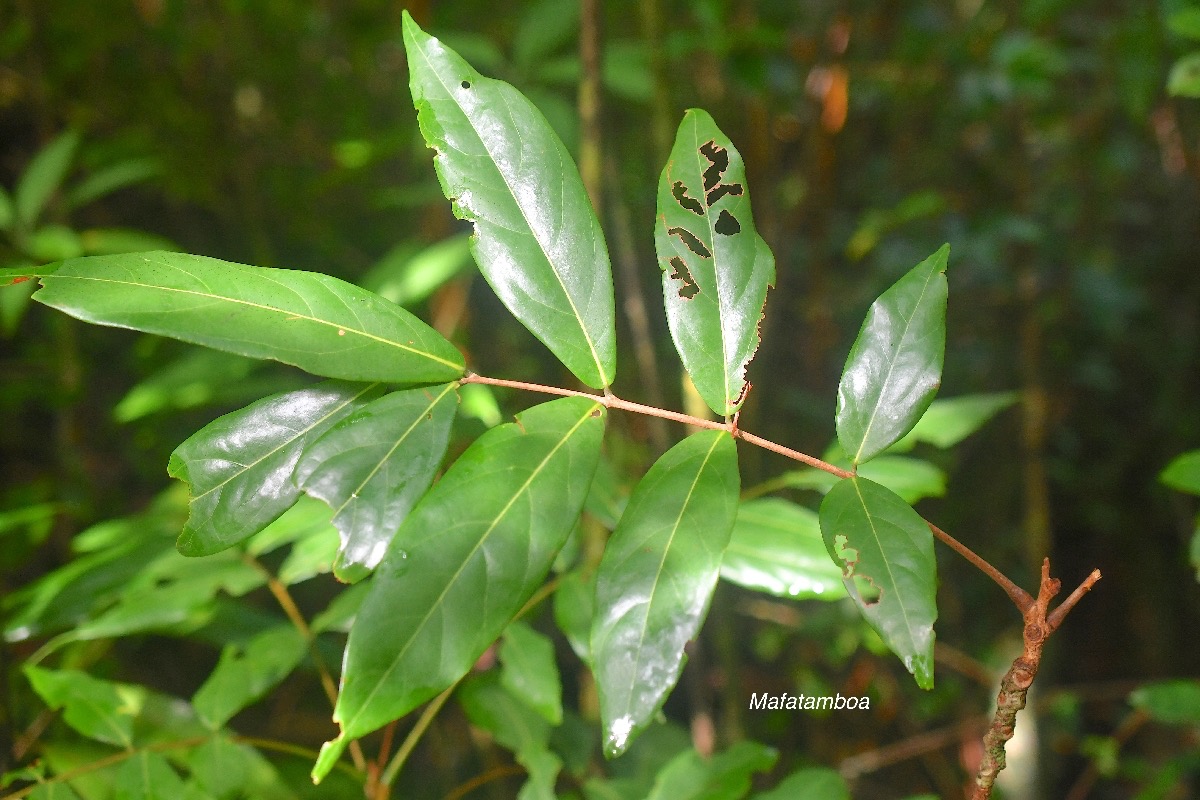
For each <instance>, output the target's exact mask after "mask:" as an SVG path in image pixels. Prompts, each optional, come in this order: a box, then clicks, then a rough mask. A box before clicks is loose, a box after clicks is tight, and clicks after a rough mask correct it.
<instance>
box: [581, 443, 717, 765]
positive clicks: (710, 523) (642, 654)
mask: <svg viewBox="0 0 1200 800" xmlns="http://www.w3.org/2000/svg"><path fill="white" fill-rule="evenodd" d="M738 488H739V476H738V465H737V448H736V446H735V445H734V442H733V437H732V436H730V435H729V434H728V433H727V432H725V431H701V432H700V433H694V434H692V435H691V436H689V437H688V438H687V439H684V440H683V441H682V442H680V443H679V444H677V445H675V446H674V447H672V448H671V449H670V450H668V451H667V452H666V453H665V454H664V455H663V456H662V457H661V458H659V460H658V461H657V462H656V463H655V464H654V466H652V467H651V468H650V470H649V471H648V472H647V473H646V476H645V477H644V478H642V480H641V482H640V483H639V484H638V486H637V488H636V489H634V492H633V495H632V497H630V498H629V505H628V506H627V507H626V509H625V513H624V514H623V515H622V516H621V521H620V523H619V524H618V525H617V529H616V530H615V531H613V535H612V538H611V539H609V542H608V545H607V547H606V548H605V550H604V557H603V559H602V560H601V562H600V569H599V572H598V573H597V577H596V606H595V617H594V619H593V622H592V638H591V660H592V670H593V672H594V673H595V675H596V683H597V686H598V688H599V692H600V716H601V723H602V726H603V729H604V750H605V753H606V754H607V755H608V756H609V757H613V756H617V755H620V754H621V753H622V752H624V750H625V749H626V748H627V747H628V746H629V743H630V741H631V740H632V738H633V737H634V735H636V734H637V733H638V732H640V731H641V730H642V729H643V728H644V727H645V726H646V725H647V724H648V723H649V722H650V719H651V718H652V717H653V715H654V713H655V712H656V711H657V710H658V708H659V707H660V706H661V705H662V703H663V701H664V700H665V699H666V697H667V694H668V693H669V692H670V691H671V689H672V688H673V687H674V686H675V682H676V681H677V680H679V672H680V670H681V669H682V668H683V646H684V645H685V644H686V643H687V642H688V641H689V640H690V639H692V638H694V637H695V635H696V632H697V631H698V630H699V629H700V625H701V623H702V622H703V621H704V615H705V614H706V613H707V611H708V603H709V600H710V599H711V598H712V592H713V588H714V586H715V585H716V582H717V577H718V574H719V572H720V568H721V556H722V554H723V553H724V552H725V546H726V544H728V542H729V534H730V531H731V529H732V528H733V522H734V517H735V516H736V515H737V501H738Z"/></svg>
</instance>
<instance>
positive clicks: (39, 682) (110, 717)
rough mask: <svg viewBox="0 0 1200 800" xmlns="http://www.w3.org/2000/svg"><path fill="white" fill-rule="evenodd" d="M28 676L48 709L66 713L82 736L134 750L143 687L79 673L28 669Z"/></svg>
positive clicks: (39, 668) (64, 715) (35, 668)
mask: <svg viewBox="0 0 1200 800" xmlns="http://www.w3.org/2000/svg"><path fill="white" fill-rule="evenodd" d="M25 676H26V677H27V678H29V682H30V684H32V686H33V690H34V691H35V692H37V693H38V696H39V697H41V698H42V700H43V701H44V702H45V703H46V705H48V706H50V708H53V709H60V708H61V709H63V720H65V721H66V723H67V724H68V725H70V726H71V727H72V728H74V729H75V730H76V731H78V732H79V733H81V734H83V735H84V736H86V737H88V738H89V739H95V740H96V741H99V742H104V743H105V744H111V745H116V746H117V747H130V746H132V744H133V720H134V717H136V716H137V713H138V711H139V710H140V708H141V702H142V700H143V698H144V695H145V690H142V689H141V687H138V686H129V685H126V684H119V683H112V682H110V681H102V680H100V679H98V678H93V677H92V676H91V675H88V674H87V673H84V672H79V671H77V670H49V669H42V668H41V667H34V666H26V667H25Z"/></svg>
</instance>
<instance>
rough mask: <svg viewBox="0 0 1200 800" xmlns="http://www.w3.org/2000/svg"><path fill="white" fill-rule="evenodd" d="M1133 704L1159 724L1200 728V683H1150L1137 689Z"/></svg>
mask: <svg viewBox="0 0 1200 800" xmlns="http://www.w3.org/2000/svg"><path fill="white" fill-rule="evenodd" d="M1129 702H1130V703H1131V704H1132V705H1133V707H1134V708H1137V709H1141V710H1142V711H1145V712H1146V713H1147V714H1149V715H1150V716H1151V717H1153V718H1154V719H1156V720H1158V721H1159V722H1165V723H1166V724H1168V725H1198V726H1200V681H1195V680H1170V681H1159V682H1158V683H1149V684H1146V685H1145V686H1140V687H1138V688H1137V689H1135V690H1134V691H1133V692H1132V693H1131V694H1130V695H1129Z"/></svg>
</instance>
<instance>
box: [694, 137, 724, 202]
mask: <svg viewBox="0 0 1200 800" xmlns="http://www.w3.org/2000/svg"><path fill="white" fill-rule="evenodd" d="M700 154H701V155H703V156H704V157H705V158H707V159H708V163H709V165H710V166H709V168H708V169H706V170H704V191H706V192H707V191H708V190H709V189H711V188H713V187H714V186H716V185H717V184H718V183H720V182H721V176H722V175H724V174H725V170H727V169H729V151H728V150H726V149H725V148H724V147H718V146H717V143H716V142H714V141H713V140H711V139H709V140H708V141H707V142H705V143H704V144H702V145H700ZM709 205H710V206H711V205H712V203H709Z"/></svg>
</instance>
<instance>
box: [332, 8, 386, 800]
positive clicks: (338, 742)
mask: <svg viewBox="0 0 1200 800" xmlns="http://www.w3.org/2000/svg"><path fill="white" fill-rule="evenodd" d="M404 13H405V15H407V14H408V12H407V11H406V12H404ZM348 744H349V742H348V741H346V733H345V732H344V731H343V732H342V734H341V735H340V736H338V737H337V738H336V739H332V740H330V741H328V742H326V743H325V744H323V745H321V752H320V753H319V754H318V755H317V761H316V763H315V764H313V768H312V782H313V783H314V784H318V783H320V782H321V781H322V780H324V779H325V776H326V775H328V774H329V773H330V771H332V770H333V766H334V764H336V763H337V760H338V759H339V758H341V756H342V753H343V752H344V751H345V749H346V745H348Z"/></svg>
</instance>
